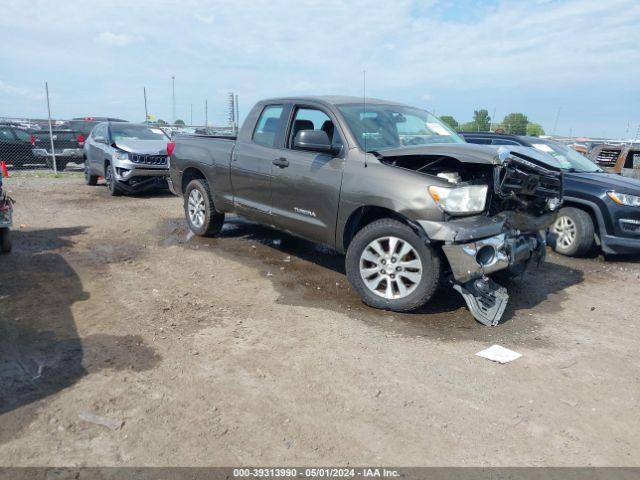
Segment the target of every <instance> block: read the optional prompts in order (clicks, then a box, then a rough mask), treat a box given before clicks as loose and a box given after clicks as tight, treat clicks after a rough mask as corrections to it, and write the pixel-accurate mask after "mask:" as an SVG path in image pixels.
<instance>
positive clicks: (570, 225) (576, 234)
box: [549, 207, 595, 257]
mask: <svg viewBox="0 0 640 480" xmlns="http://www.w3.org/2000/svg"><path fill="white" fill-rule="evenodd" d="M550 233H551V235H550V241H549V244H550V245H551V247H552V248H553V249H554V250H555V251H556V252H558V253H560V254H562V255H567V256H569V257H577V256H580V255H584V254H585V253H587V252H588V251H589V250H591V248H592V247H593V239H594V233H595V230H594V226H593V220H591V216H590V215H589V214H588V213H587V212H585V211H584V210H580V209H579V208H574V207H566V208H562V209H560V212H558V218H557V219H556V221H555V222H554V224H553V225H551V228H550Z"/></svg>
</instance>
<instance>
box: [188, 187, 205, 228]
mask: <svg viewBox="0 0 640 480" xmlns="http://www.w3.org/2000/svg"><path fill="white" fill-rule="evenodd" d="M187 209H188V211H189V220H190V221H191V224H192V225H193V226H194V227H196V228H201V227H202V226H203V225H204V218H205V204H204V196H203V195H202V193H201V192H200V190H198V189H197V188H194V189H193V190H191V193H189V200H188V203H187Z"/></svg>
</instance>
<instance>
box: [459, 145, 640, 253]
mask: <svg viewBox="0 0 640 480" xmlns="http://www.w3.org/2000/svg"><path fill="white" fill-rule="evenodd" d="M463 136H464V138H465V140H466V141H467V142H470V143H478V142H483V143H485V144H486V142H487V141H490V142H491V144H492V145H514V144H516V145H522V146H526V147H531V148H534V149H536V150H537V151H540V152H544V153H548V154H550V155H552V156H553V157H555V158H556V159H557V161H558V165H559V166H560V168H562V170H563V171H564V178H565V182H564V204H563V206H562V208H561V209H560V212H559V213H558V219H557V220H556V221H555V223H554V224H553V225H552V226H551V228H550V233H551V235H550V236H549V244H550V245H551V246H552V247H553V249H554V250H555V251H556V252H558V253H561V254H563V255H569V256H580V255H584V254H585V253H587V252H588V251H589V250H591V249H592V248H593V247H594V245H597V246H599V247H600V248H601V249H602V251H603V252H604V253H609V254H617V253H633V252H639V251H640V181H638V180H634V179H631V178H625V177H622V176H620V175H615V174H611V173H607V172H605V171H604V170H603V169H602V168H600V167H599V166H598V165H596V164H595V163H593V162H592V161H590V160H589V159H588V158H586V157H584V156H582V155H580V154H579V153H577V152H576V151H574V150H572V149H570V148H568V147H565V146H564V145H561V144H559V143H558V142H554V141H553V140H546V139H541V138H537V137H518V136H515V135H497V134H492V133H464V134H463Z"/></svg>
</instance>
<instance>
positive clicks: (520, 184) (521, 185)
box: [494, 155, 563, 199]
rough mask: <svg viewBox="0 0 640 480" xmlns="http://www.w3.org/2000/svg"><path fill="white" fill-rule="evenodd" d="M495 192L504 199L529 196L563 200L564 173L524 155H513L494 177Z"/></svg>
mask: <svg viewBox="0 0 640 480" xmlns="http://www.w3.org/2000/svg"><path fill="white" fill-rule="evenodd" d="M494 181H495V182H496V183H495V191H496V193H498V194H499V195H500V196H502V197H508V196H511V195H529V196H534V197H541V198H559V199H561V198H562V193H563V185H562V172H561V171H560V170H555V169H554V170H552V169H550V168H549V167H548V166H542V165H540V164H538V162H536V161H534V160H533V159H531V158H528V157H526V156H524V155H513V156H512V157H511V158H509V159H508V160H507V161H506V162H505V163H504V164H503V167H501V168H499V169H498V172H497V175H496V176H495V177H494Z"/></svg>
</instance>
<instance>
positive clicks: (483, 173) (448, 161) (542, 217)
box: [383, 146, 563, 326]
mask: <svg viewBox="0 0 640 480" xmlns="http://www.w3.org/2000/svg"><path fill="white" fill-rule="evenodd" d="M457 148H460V149H462V148H463V147H462V146H459V147H457ZM488 151H490V152H491V156H490V158H489V157H484V158H483V157H482V156H481V155H469V153H470V152H469V151H466V152H465V151H464V150H461V152H463V153H464V154H466V157H463V156H462V155H456V152H455V151H454V152H447V153H445V152H444V151H442V152H429V154H428V155H425V153H427V151H424V152H421V153H422V155H420V156H418V155H413V156H412V157H406V156H405V157H403V158H399V157H395V158H393V159H391V158H389V157H387V158H385V159H383V161H385V163H387V164H391V165H394V166H399V167H403V168H409V169H411V170H414V171H419V172H421V173H425V174H428V175H433V176H437V177H440V178H445V179H447V180H448V181H449V182H451V183H453V184H454V185H452V186H451V188H460V187H465V186H470V185H488V186H489V188H488V189H487V197H486V202H485V204H484V206H483V208H482V212H480V213H478V214H473V215H460V214H458V215H455V214H450V213H448V212H447V211H446V210H445V211H444V219H443V220H441V219H438V220H417V223H418V224H419V225H420V227H422V229H423V230H424V232H425V233H426V235H427V237H428V239H429V241H430V242H432V243H437V244H440V245H441V247H442V251H443V252H444V255H445V257H446V259H447V261H448V264H449V266H450V275H449V280H450V282H451V283H452V285H453V288H454V289H455V290H456V291H458V292H459V293H461V294H462V296H463V298H464V300H465V302H466V303H467V306H468V307H469V310H470V311H471V313H472V314H473V316H474V317H475V318H476V319H477V320H478V321H479V322H481V323H483V324H484V325H489V326H495V325H497V324H498V322H499V321H500V318H501V316H502V314H503V312H504V309H505V307H506V304H507V302H508V299H509V295H508V294H507V291H506V289H505V288H504V287H501V286H500V285H498V284H497V283H495V282H494V281H493V280H491V279H490V278H489V275H491V274H493V273H496V272H499V271H507V272H509V273H510V274H513V275H521V274H522V273H524V271H525V270H526V269H527V267H528V266H529V265H531V264H532V263H534V264H539V263H540V262H541V261H543V260H544V258H545V252H546V239H545V230H546V228H547V227H548V226H549V225H551V224H552V223H553V222H554V220H555V217H556V211H557V210H558V208H559V206H560V204H561V203H562V196H563V178H562V171H561V170H560V169H559V168H557V167H555V166H554V165H553V159H547V158H546V157H544V156H541V155H539V154H537V153H535V152H529V151H528V150H523V149H522V148H520V147H514V148H513V149H506V148H504V147H500V148H499V149H498V150H494V149H491V147H486V149H485V150H484V152H488ZM416 153H417V152H416ZM433 153H436V154H435V155H434V154H433ZM473 153H476V154H480V153H481V151H478V150H476V151H475V152H473ZM474 157H475V158H474ZM434 200H435V201H436V204H438V199H437V198H434Z"/></svg>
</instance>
